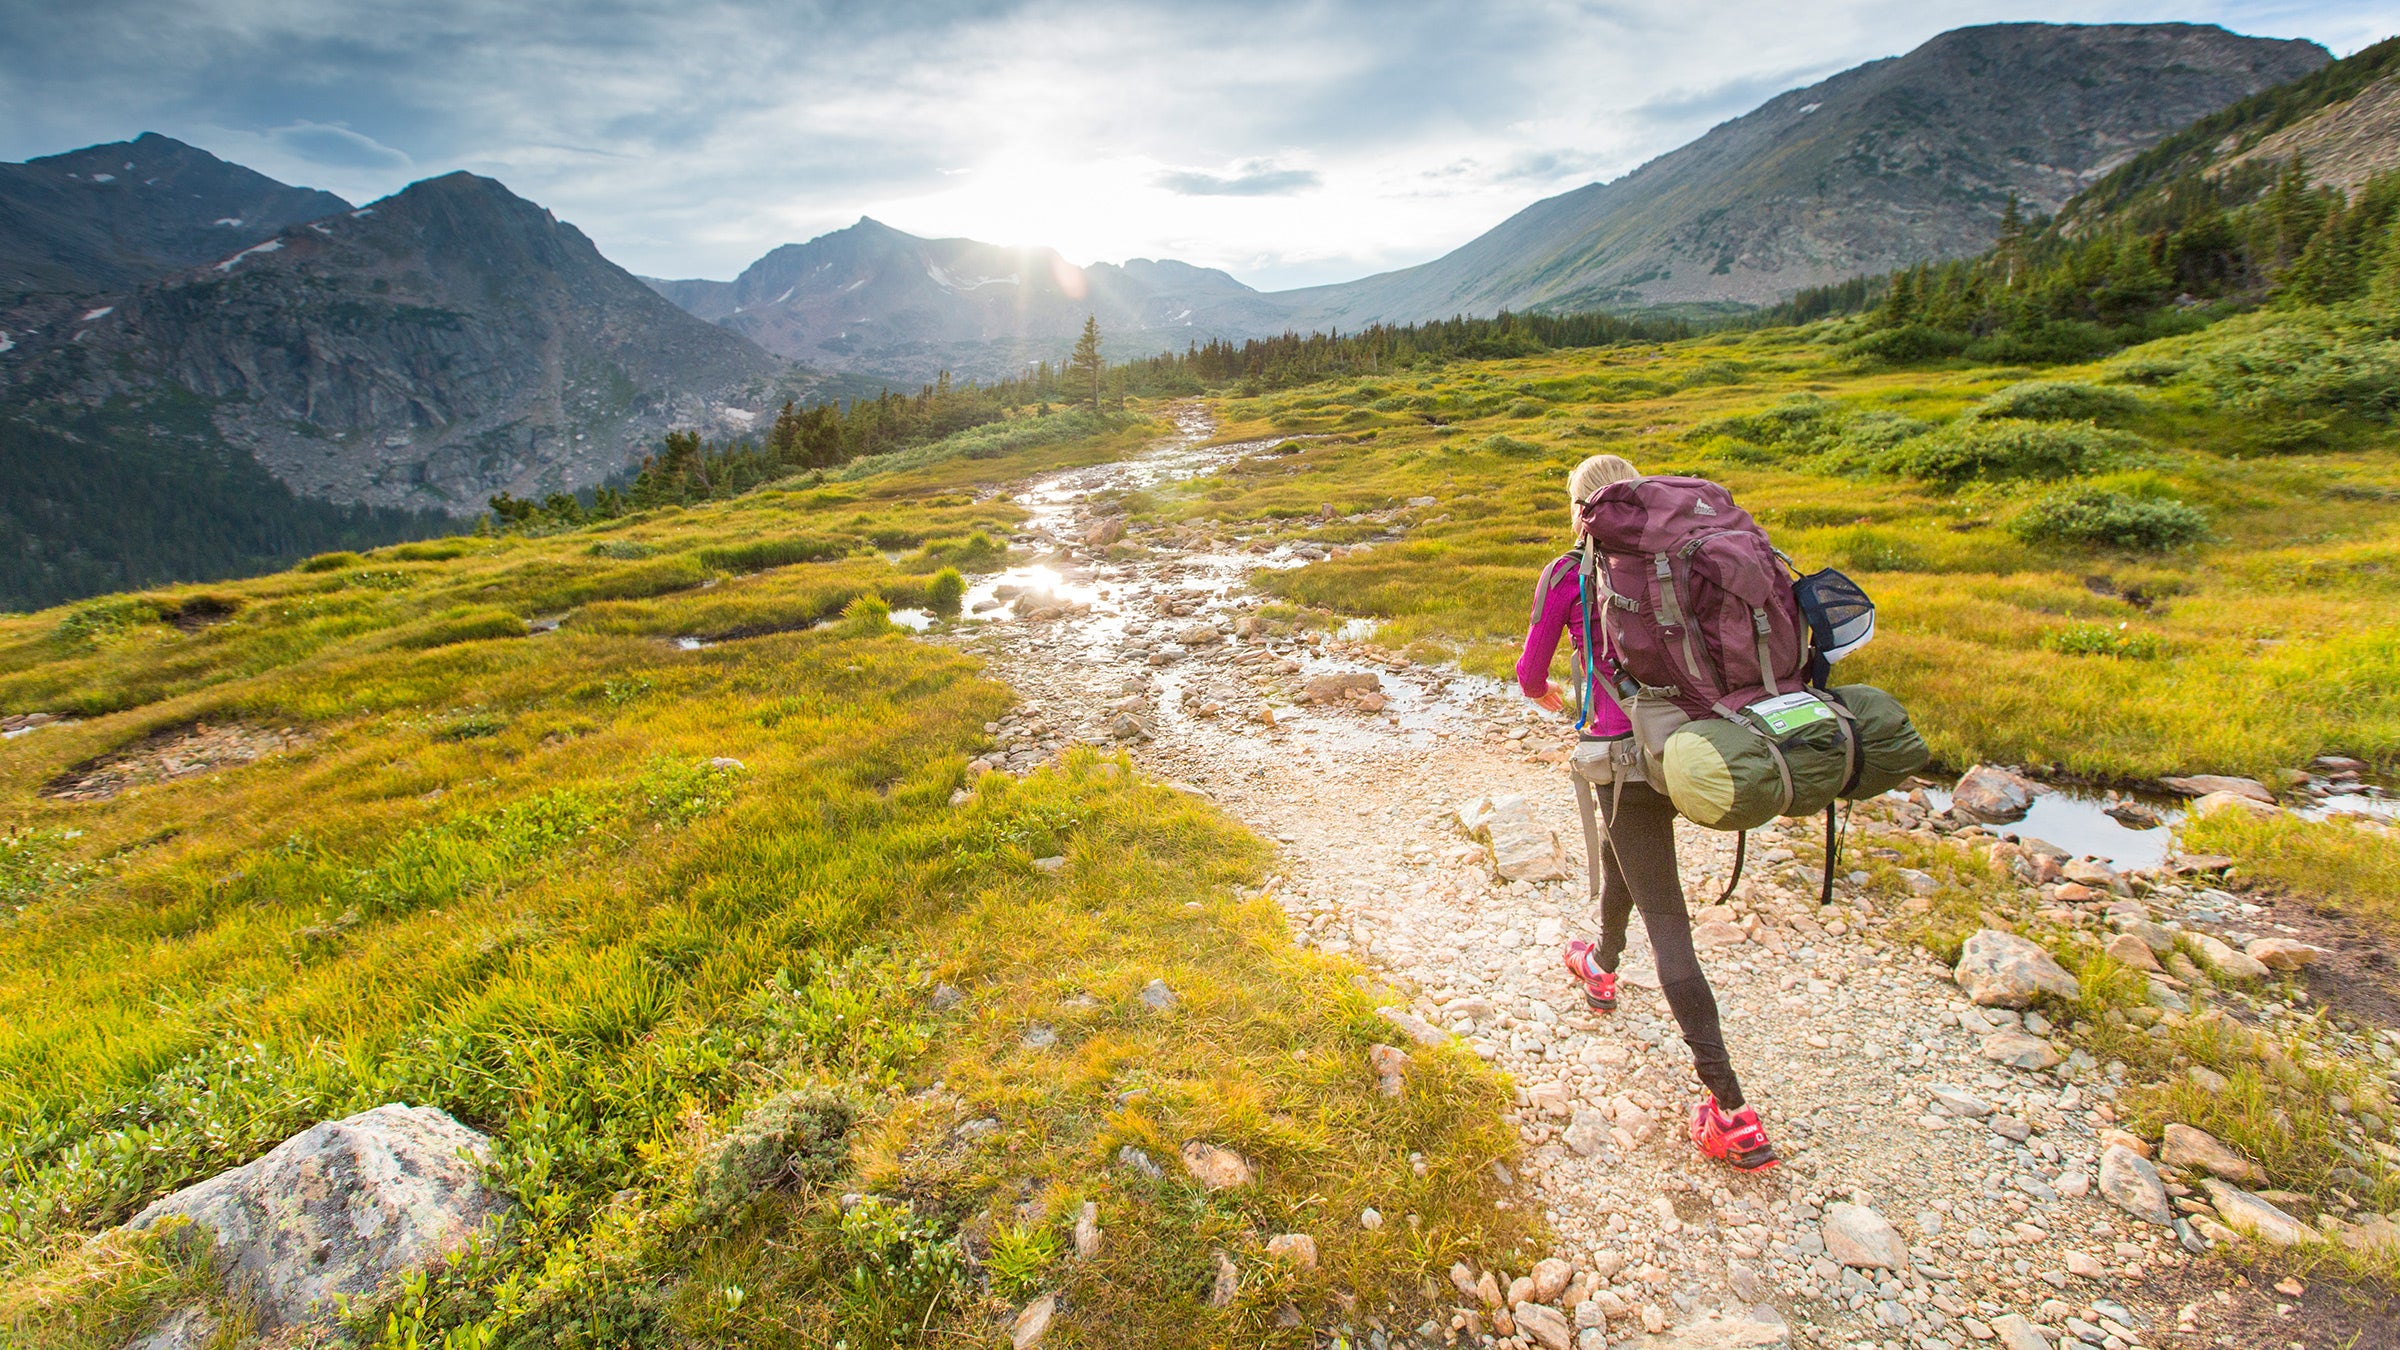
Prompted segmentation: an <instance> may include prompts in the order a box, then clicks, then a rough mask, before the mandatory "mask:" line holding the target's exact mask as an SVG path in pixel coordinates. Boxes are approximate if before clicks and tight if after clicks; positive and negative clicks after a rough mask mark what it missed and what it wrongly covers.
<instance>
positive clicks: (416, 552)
mask: <svg viewBox="0 0 2400 1350" xmlns="http://www.w3.org/2000/svg"><path fill="white" fill-rule="evenodd" d="M375 556H377V557H379V558H392V559H396V560H398V561H400V562H448V561H450V560H451V559H452V558H463V557H465V556H467V545H466V541H465V540H462V539H429V540H427V541H425V542H424V543H421V544H397V545H394V546H393V547H391V548H387V549H382V550H379V551H378V552H377V553H376V555H375Z"/></svg>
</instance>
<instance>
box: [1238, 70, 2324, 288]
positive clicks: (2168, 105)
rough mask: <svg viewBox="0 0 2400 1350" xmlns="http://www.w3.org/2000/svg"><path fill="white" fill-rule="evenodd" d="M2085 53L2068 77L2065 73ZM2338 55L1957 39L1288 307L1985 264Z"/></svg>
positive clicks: (1765, 284)
mask: <svg viewBox="0 0 2400 1350" xmlns="http://www.w3.org/2000/svg"><path fill="white" fill-rule="evenodd" d="M2070 55H2071V56H2074V57H2076V58H2078V60H2077V62H2076V63H2075V66H2074V69H2073V71H2072V73H2071V74H2068V73H2066V72H2064V71H2063V69H2062V68H2061V67H2060V64H2059V63H2060V62H2061V60H2062V59H2063V58H2064V57H2066V56H2070ZM2329 59H2330V55H2329V54H2328V53H2327V52H2325V50H2324V49H2323V48H2322V47H2319V46H2317V45H2316V44H2315V43H2311V42H2306V41H2302V40H2297V39H2293V40H2285V39H2264V38H2247V37H2241V36H2238V35H2235V34H2232V33H2228V32H2226V31H2225V30H2224V29H2222V28H2218V27H2216V26H2214V25H2195V24H2109V25H2055V24H1987V25H1980V26H1976V27H1969V28H1960V29H1952V30H1950V31H1949V32H1946V33H1943V34H1941V35H1939V36H1937V37H1935V38H1933V39H1931V40H1929V41H1927V42H1926V43H1924V44H1922V45H1920V46H1919V47H1917V48H1916V49H1914V50H1913V51H1911V52H1909V53H1907V54H1905V55H1902V56H1898V57H1887V58H1884V59H1882V60H1879V61H1871V62H1868V63H1865V64H1863V65H1860V66H1855V67H1852V68H1851V69H1849V70H1846V71H1843V72H1841V73H1839V74H1836V75H1834V76H1831V77H1829V78H1827V79H1825V80H1822V81H1819V82H1818V83H1816V84H1814V85H1810V86H1808V87H1806V88H1803V89H1795V90H1789V91H1786V92H1784V93H1782V94H1778V95H1776V96H1775V97H1773V98H1771V99H1768V100H1767V101H1766V102H1765V103H1763V104H1761V105H1760V106H1759V107H1758V108H1756V109H1754V110H1752V111H1751V112H1749V113H1745V114H1743V115H1742V116H1740V117H1737V118H1733V119H1731V120H1729V121H1727V122H1724V123H1721V124H1719V125H1718V126H1716V127H1715V128H1712V129H1711V130H1710V131H1709V132H1708V133H1706V134H1705V135H1703V136H1701V137H1699V138H1698V139H1696V140H1694V141H1692V142H1690V143H1688V144H1686V145H1684V146H1682V147H1679V148H1678V149H1676V150H1672V151H1669V152H1668V153H1666V154H1664V155H1661V156H1659V157H1657V158H1655V159H1653V160H1650V161H1649V162H1647V163H1645V164H1643V165H1642V166H1641V167H1639V168H1637V169H1635V170H1633V171H1632V172H1631V173H1628V174H1626V175H1624V176H1623V177H1621V178H1618V179H1614V180H1612V181H1610V182H1607V183H1594V184H1588V185H1586V186H1584V187H1581V188H1576V189H1574V190H1572V191H1570V192H1566V193H1562V194H1559V195H1558V196H1555V197H1551V198H1547V199H1544V200H1543V201H1540V202H1536V203H1535V204H1534V205H1532V206H1530V207H1527V208H1526V209H1525V210H1523V211H1520V212H1518V213H1517V214H1516V215H1514V216H1511V217H1510V218H1509V219H1508V220H1506V221H1503V222H1501V224H1500V225H1498V226H1496V227H1494V228H1493V229H1491V230H1489V231H1487V232H1486V233H1484V234H1483V235H1480V236H1478V237H1477V238H1475V239H1473V240H1470V241H1469V242H1468V243H1466V244H1464V245H1462V246H1461V247H1459V248H1458V249H1455V250H1453V251H1452V252H1450V253H1448V254H1445V255H1443V256H1442V257H1441V258H1437V259H1435V260H1433V261H1432V262H1428V263H1424V264H1420V265H1418V266H1417V267H1413V268H1405V269H1401V270H1399V271H1396V272H1387V273H1381V274H1378V275H1376V276H1372V277H1365V278H1361V279H1359V280H1357V281H1352V282H1343V283H1338V284H1335V285H1331V286H1319V287H1310V288H1307V289H1305V290H1299V291H1285V292H1277V293H1275V295H1276V298H1278V299H1280V300H1282V301H1284V302H1285V303H1287V304H1289V305H1290V306H1291V307H1292V315H1293V322H1294V323H1295V325H1296V326H1300V327H1318V328H1323V327H1328V326H1334V325H1340V326H1344V327H1357V326H1360V325H1362V324H1364V323H1368V322H1376V321H1405V320H1407V319H1412V318H1414V319H1423V318H1437V317H1447V316H1448V315H1450V314H1452V313H1465V314H1490V313H1494V312H1496V311H1498V310H1500V309H1504V308H1506V309H1525V308H1530V307H1537V306H1538V307H1543V308H1554V309H1569V308H1577V307H1592V306H1598V305H1619V306H1641V305H1650V304H1660V303H1676V302H1694V301H1727V300H1731V301H1738V302H1741V303H1747V304H1759V303H1765V302H1767V301H1771V300H1774V299H1778V298H1781V297H1782V296H1783V295H1786V294H1789V293H1790V292H1791V291H1792V290H1794V289H1797V288H1799V287H1801V286H1805V285H1816V284H1823V283H1825V282H1830V281H1835V280H1839V279H1842V278H1844V277H1848V276H1855V275H1859V274H1862V273H1870V272H1878V271H1888V270H1890V268H1891V267H1894V266H1900V265H1904V264H1906V263H1913V262H1917V261H1923V260H1926V259H1929V258H1940V257H1948V256H1964V255H1965V254H1968V253H1972V252H1975V251H1978V250H1980V249H1981V248H1982V247H1983V246H1985V245H1987V244H1989V243H1990V241H1991V238H1992V235H1993V233H1994V232H1995V231H1996V229H1997V225H1998V222H1999V217H2000V213H2001V210H2002V207H2003V204H2004V203H2005V201H2006V199H2007V198H2008V196H2009V195H2011V194H2012V193H2013V194H2015V195H2017V196H2018V197H2020V198H2021V199H2022V200H2024V201H2025V202H2026V203H2028V204H2029V205H2030V206H2032V207H2033V208H2035V209H2042V210H2047V209H2055V208H2056V207H2057V206H2058V205H2060V204H2062V203H2063V202H2064V201H2065V200H2066V199H2067V198H2068V197H2070V196H2072V195H2073V193H2074V192H2075V191H2076V190H2079V189H2080V188H2081V187H2083V186H2087V185H2088V184H2089V183H2090V182H2092V181H2094V180H2096V179H2097V178H2098V177H2099V176H2100V174H2102V173H2104V172H2105V171H2106V170H2107V169H2108V168H2111V167H2114V166H2115V165H2116V164H2117V163H2121V162H2122V161H2123V160H2125V159H2127V158H2130V157H2131V156H2132V155H2134V154H2136V153H2138V152H2139V151H2140V150H2141V149H2142V148H2144V146H2146V145H2147V144H2149V143H2151V142H2154V141H2156V140H2158V139H2160V138H2162V137H2165V136H2167V135H2169V134H2171V133H2173V132H2174V131H2176V130H2179V129H2180V128H2182V127H2184V126H2186V125H2188V124H2189V123H2191V122H2192V121H2193V120H2194V119H2195V118H2197V117H2200V116H2202V115H2204V114H2206V113H2208V112H2210V111H2213V110H2215V109H2216V108H2219V107H2222V106H2224V105H2225V104H2227V103H2230V102H2232V101H2234V100H2235V99H2237V98H2239V97H2242V96H2245V95H2249V94H2255V93H2257V92H2258V91H2260V90H2261V89H2264V88H2267V87H2270V86H2272V85H2275V84H2279V83H2282V82H2283V81H2284V80H2286V79H2289V78H2292V77H2294V76H2297V75H2300V74H2304V73H2306V71H2307V70H2310V69H2314V68H2316V67H2317V66H2321V65H2322V64H2324V63H2325V62H2326V61H2327V60H2329ZM2110 77H2114V78H2110ZM1977 100H1980V105H1981V106H1984V107H1989V106H1994V105H1996V106H1998V107H2000V108H2003V109H2005V110H2007V111H2009V112H2010V114H2011V115H2012V116H2013V117H2014V118H2015V119H2016V127H2015V130H2016V131H2019V132H2022V133H2023V134H2024V135H2025V136H2027V137H2029V138H2030V139H2027V140H2025V141H2024V142H2023V143H2021V144H2006V145H2003V144H1999V143H1997V142H1995V141H1993V140H1992V139H1991V138H1990V137H1971V136H1968V135H1966V134H1965V133H1964V128H1965V127H1966V125H1967V122H1968V120H1969V114H1971V113H1974V112H1976V111H1978V107H1976V106H1969V105H1970V104H1974V103H1976V101H1977ZM2070 109H2071V110H2072V111H2073V112H2074V113H2075V114H2076V115H2075V116H2072V117H2069V116H2066V113H2067V111H2068V110H2070ZM1821 114H1831V115H1832V116H1831V118H1830V119H1828V118H1826V117H1824V116H1821ZM1943 118H1947V119H1948V120H1947V121H1944V120H1942V119H1943ZM1929 130H1940V131H1944V132H1945V133H1947V137H1948V138H1947V140H1945V139H1943V138H1942V137H1940V136H1934V135H1929V134H1928V132H1929ZM1753 170H1754V171H1755V173H1754V174H1752V176H1751V177H1750V178H1749V179H1748V180H1747V181H1743V180H1742V179H1740V178H1736V177H1733V176H1731V175H1733V174H1734V172H1735V171H1742V172H1749V171H1753ZM1928 185H1930V186H1931V188H1932V189H1933V190H1932V191H1926V190H1924V189H1925V188H1926V187H1927V186H1928ZM1961 188H1963V189H1964V191H1961V190H1960V189H1961ZM1869 189H1879V190H1875V191H1871V190H1869ZM1712 190H1714V195H1713V196H1712V195H1711V192H1712Z"/></svg>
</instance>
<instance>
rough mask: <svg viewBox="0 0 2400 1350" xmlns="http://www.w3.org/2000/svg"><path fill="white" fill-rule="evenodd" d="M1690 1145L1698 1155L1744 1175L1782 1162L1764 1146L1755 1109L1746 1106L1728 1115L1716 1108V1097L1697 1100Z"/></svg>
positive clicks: (1763, 1131) (1763, 1132)
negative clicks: (1738, 1170)
mask: <svg viewBox="0 0 2400 1350" xmlns="http://www.w3.org/2000/svg"><path fill="white" fill-rule="evenodd" d="M1692 1142H1693V1143H1695V1144H1698V1145H1699V1146H1700V1151H1701V1152H1702V1153H1705V1154H1707V1155H1708V1156H1710V1157H1712V1158H1717V1159H1721V1160H1723V1161H1725V1162H1727V1163H1730V1164H1732V1165H1733V1166H1734V1167H1737V1168H1739V1169H1741V1170H1742V1171H1744V1172H1763V1171H1765V1170H1766V1169H1768V1168H1770V1167H1773V1166H1774V1165H1775V1164H1777V1163H1779V1162H1782V1161H1783V1159H1781V1158H1778V1157H1776V1156H1775V1146H1774V1145H1773V1144H1770V1143H1768V1142H1767V1130H1766V1127H1765V1126H1763V1125H1761V1124H1759V1123H1758V1108H1756V1107H1752V1106H1745V1107H1743V1108H1742V1109H1741V1110H1739V1111H1736V1112H1734V1113H1732V1114H1731V1115H1727V1114H1726V1113H1725V1112H1724V1111H1721V1110H1719V1109H1718V1108H1717V1098H1716V1094H1715V1093H1710V1094H1708V1095H1707V1096H1705V1097H1702V1098H1701V1099H1700V1109H1699V1110H1697V1111H1695V1112H1693V1113H1692Z"/></svg>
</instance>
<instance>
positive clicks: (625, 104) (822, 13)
mask: <svg viewBox="0 0 2400 1350" xmlns="http://www.w3.org/2000/svg"><path fill="white" fill-rule="evenodd" d="M2011 20H2046V21H2053V22H2112V21H2124V22H2156V21H2170V20H2176V21H2186V22H2205V23H2218V24H2222V25H2223V26H2225V27H2227V28H2230V29H2233V30H2234V31H2236V32H2242V33H2251V34H2258V35H2262V36H2275V37H2307V38H2313V39H2315V40H2316V41H2318V42H2321V43H2323V44H2324V45H2325V46H2327V47H2329V48H2331V49H2332V50H2333V51H2334V52H2335V53H2336V54H2337V55H2343V54H2347V53H2349V52H2352V51H2355V50H2357V49H2358V48H2360V47H2362V46H2365V45H2367V44H2368V43H2370V42H2373V41H2375V40H2377V39H2379V38H2382V37H2386V36H2389V35H2391V34H2392V33H2394V32H2400V0H2380V2H2370V0H2185V2H2184V3H2182V4H2169V3H2158V2H2154V0H2080V2H2079V3H2054V2H2052V0H2018V2H2017V3H1993V2H1987V0H1739V2H1738V3H1737V2H1735V0H1606V2H1604V3H1572V2H1570V0H1452V2H1451V3H1418V2H1417V0H1256V2H1254V0H1183V2H1182V3H1176V4H1140V3H1126V2H1124V0H923V2H919V0H882V2H881V3H874V2H872V0H870V2H868V3H852V2H851V0H782V2H780V3H766V2H764V0H347V2H344V3H337V2H335V0H0V34H5V35H6V36H5V37H0V159H6V160H17V159H24V158H28V157H31V156H35V155H44V154H53V153H57V152H59V151H62V150H68V149H73V148H76V147H80V146H84V145H89V144H93V143H96V142H101V141H112V140H125V139H130V138H131V137H133V136H135V135H137V134H139V133H141V132H143V131H157V132H161V133H164V134H166V135H169V136H173V137H175V138H177V139H179V140H183V141H188V142H190V143H191V144H194V145H197V146H200V147H201V148H203V149H206V150H209V151H211V152H213V153H215V154H217V155H220V156H222V157H224V158H227V159H231V160H235V161H237V162H240V163H243V164H247V165H249V166H250V167H252V168H255V169H257V170H259V171H260V172H262V173H266V174H269V175H271V176H273V177H276V178H279V179H282V180H284V181H285V182H290V183H298V184H304V185H307V186H311V187H320V188H324V189H326V190H328V191H332V192H336V193H339V194H341V195H342V196H344V197H348V198H350V199H351V200H352V201H354V202H366V201H369V200H372V199H373V198H376V197H379V196H383V195H385V194H387V193H390V192H393V191H396V190H398V189H399V188H401V187H403V186H405V185H406V184H408V183H410V182H413V181H415V180H417V179H420V178H427V177H432V176H434V175H437V174H442V173H447V172H450V171H452V170H455V169H467V170H471V171H473V172H475V173H480V174H486V175H489V176H491V177H494V178H497V179H499V180H500V181H501V182H503V183H505V184H507V185H508V186H509V187H510V188H511V189H513V190H514V191H516V192H517V193H519V194H521V195H523V196H526V197H529V198H532V199H533V200H535V201H538V202H540V203H542V204H543V205H544V206H547V207H549V208H550V209H551V210H553V211H554V212H556V213H557V214H558V215H559V217H560V218H562V219H565V220H568V221H572V222H573V223H575V224H576V225H578V226H579V227H581V228H582V229H583V230H584V232H585V233H587V234H589V235H590V236H591V237H592V238H593V240H594V241H595V242H596V243H597V244H598V245H599V246H600V248H601V250H602V251H603V252H604V253H606V254H607V255H608V256H609V257H611V258H612V259H614V260H616V261H617V262H619V263H621V264H623V265H624V266H626V267H628V268H630V269H631V270H633V271H635V272H638V273H642V274H644V275H650V276H665V277H694V276H700V277H718V278H725V277H731V276H732V275H733V274H734V273H736V272H738V271H739V270H740V269H741V268H742V267H743V266H745V265H746V264H748V263H749V262H750V261H751V260H753V259H755V258H756V257H758V256H759V255H760V254H762V253H765V252H766V251H767V250H768V249H770V248H773V247H775V246H776V245H778V244H782V243H788V242H798V241H801V240H806V239H809V238H813V237H814V236H816V235H819V234H822V233H825V232H826V231H829V230H834V229H839V228H841V227H843V226H846V225H849V224H851V223H853V222H854V221H856V220H857V219H858V218H859V217H860V216H862V215H863V216H872V217H874V218H875V219H877V220H880V221H883V222H884V223H885V224H888V225H892V226H896V227H898V228H900V229H903V230H907V231H910V232H911V233H915V234H921V235H929V236H951V235H965V236H968V237H971V238H976V239H982V240H986V241H988V242H992V243H1001V244H1047V245H1050V246H1052V247H1055V248H1057V249H1059V250H1060V251H1061V252H1063V253H1064V254H1066V256H1067V257H1068V258H1069V259H1070V260H1072V261H1075V262H1078V263H1091V262H1103V261H1106V262H1116V261H1122V260H1124V259H1127V258H1134V257H1150V258H1163V257H1172V258H1180V259H1182V260H1184V261H1186V262H1192V263H1197V264H1201V265H1204V266H1211V267H1222V268H1224V269H1226V270H1227V271H1230V272H1232V273H1233V274H1234V275H1235V276H1237V277H1239V278H1241V279H1242V280H1243V281H1246V282H1248V283H1250V284H1251V285H1254V286H1257V287H1260V288H1261V289H1270V290H1271V289H1280V288H1283V287H1290V286H1301V285H1313V284H1317V283H1322V282H1330V281H1342V280H1348V279H1350V278H1353V277H1357V276H1362V275H1365V274H1367V273H1371V272H1376V271H1382V270H1385V269H1388V268H1392V267H1399V266H1407V265H1409V264H1412V263H1417V262H1422V261H1425V260H1427V259H1429V258H1433V257H1436V256H1439V255H1440V254H1442V253H1444V252H1447V251H1448V250H1450V249H1451V248H1454V247H1456V246H1457V245H1459V244H1461V243H1464V242H1465V241H1467V240H1468V239H1470V238H1472V237H1474V236H1475V235H1477V234H1480V233H1482V232H1483V231H1484V230H1486V229H1489V228H1490V227H1491V226H1493V225H1495V224H1497V223H1499V222H1500V221H1501V220H1502V219H1504V218H1506V217H1507V216H1508V215H1509V214H1510V213H1512V212H1514V211H1516V210H1518V209H1520V208H1522V207H1524V206H1526V205H1528V204H1530V203H1532V202H1534V201H1536V200H1539V199H1540V198H1542V197H1546V196H1550V195H1552V194H1555V193H1558V192H1562V191H1565V190H1568V189H1570V188H1574V187H1578V186H1581V185H1583V184H1585V183H1589V182H1594V181H1605V180H1608V179H1611V178H1614V177H1617V176H1618V175H1621V174H1623V173H1625V172H1627V171H1629V170H1631V169H1633V168H1635V167H1636V166H1638V165H1640V164H1641V163H1642V162H1644V161H1645V160H1648V159H1650V158H1652V157H1654V156H1656V155H1659V154H1661V153H1664V152H1666V151H1668V150H1671V149H1673V148H1675V147H1676V146H1678V145H1680V144H1682V143H1684V142H1686V141H1688V140H1690V139H1692V138H1693V137H1695V136H1697V135H1699V134H1700V133H1702V132H1704V131H1706V130H1707V129H1708V128H1709V127H1711V126H1713V125H1715V124H1716V123H1718V122H1721V121H1724V120H1726V119H1727V118H1730V117H1734V116H1737V115H1739V114H1741V113H1743V112H1745V111H1747V110H1749V109H1750V108H1752V107H1754V106H1756V105H1757V104H1758V103H1760V102H1762V101H1764V100H1765V99H1767V98H1768V97H1770V96H1772V95H1774V94H1776V93H1779V92H1781V91H1783V90H1785V89H1790V88H1794V87H1797V86H1800V85H1805V84H1809V83H1812V82H1814V81H1816V80H1819V79H1822V78H1824V77H1825V76H1827V75H1830V74H1832V73H1834V72H1835V71H1838V70H1841V69H1844V68H1847V67H1849V66H1853V65H1856V64H1858V63H1860V62H1863V61H1869V60H1873V59H1876V58H1878V57H1883V56H1893V55H1898V54H1900V53H1901V52H1904V51H1906V50H1908V49H1909V48H1911V47H1913V46H1915V45H1916V44H1918V43H1920V42H1922V41H1924V40H1925V39H1926V38H1929V37H1931V36H1933V35H1934V34H1936V33H1938V32H1941V31H1943V30H1945V29H1948V28H1954V27H1959V26H1961V25H1965V24H1973V23H1989V22H2000V21H2011Z"/></svg>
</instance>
